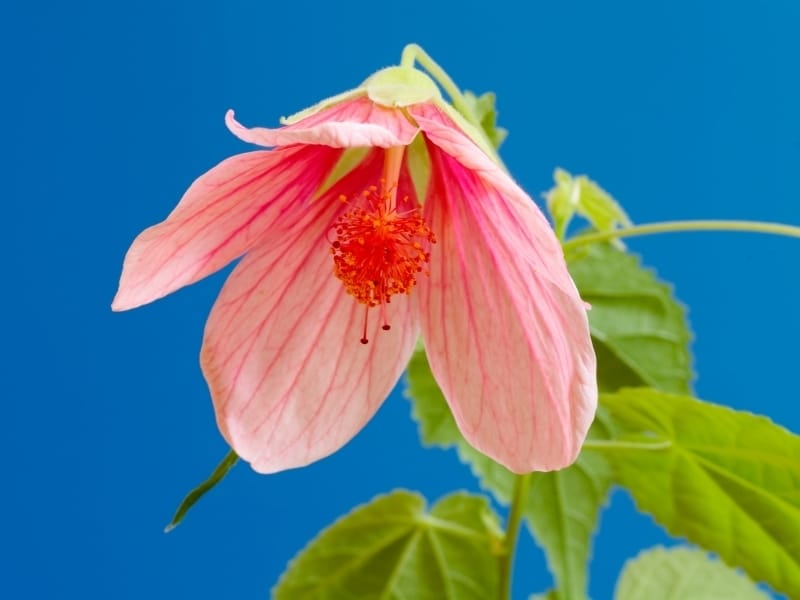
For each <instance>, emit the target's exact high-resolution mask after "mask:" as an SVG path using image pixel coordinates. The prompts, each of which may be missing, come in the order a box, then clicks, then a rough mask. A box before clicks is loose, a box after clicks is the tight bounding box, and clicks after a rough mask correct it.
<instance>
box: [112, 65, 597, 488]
mask: <svg viewBox="0 0 800 600" xmlns="http://www.w3.org/2000/svg"><path fill="white" fill-rule="evenodd" d="M393 69H394V70H393ZM393 69H388V70H385V71H384V72H379V73H378V74H377V75H376V76H374V77H373V78H371V79H370V80H367V82H365V84H364V85H363V86H362V87H361V88H358V89H356V90H354V91H352V92H349V93H347V94H344V95H341V96H339V97H336V98H333V99H331V100H330V101H327V102H324V103H322V104H320V105H318V106H317V107H315V108H313V109H310V110H309V111H306V112H305V113H301V114H300V115H298V117H297V118H295V119H294V120H292V121H291V122H290V123H289V124H288V125H286V126H284V127H281V128H279V129H263V128H252V129H247V128H245V127H243V126H242V125H240V124H239V123H237V122H236V121H235V120H234V118H233V113H232V112H229V113H228V115H227V117H226V121H227V124H228V127H229V128H230V130H231V131H232V132H233V133H234V134H235V135H237V136H238V137H239V138H240V139H242V140H244V141H246V142H250V143H253V144H258V145H260V146H266V147H271V148H272V149H271V150H262V151H254V152H247V153H244V154H239V155H236V156H233V157H231V158H229V159H227V160H225V161H223V162H222V163H220V164H219V165H217V166H216V167H214V168H213V169H211V170H210V171H209V172H207V173H206V174H204V175H203V176H201V177H200V178H199V179H198V180H197V181H195V182H194V183H193V184H192V186H191V187H190V188H189V190H188V191H187V192H186V194H185V195H184V196H183V198H182V199H181V201H180V203H179V204H178V206H177V207H176V208H175V210H174V211H173V212H172V213H171V214H170V215H169V216H168V217H167V219H166V220H165V221H163V222H162V223H160V224H158V225H155V226H153V227H150V228H149V229H146V230H145V231H143V232H142V233H141V234H140V235H139V236H138V237H137V238H136V240H135V241H134V242H133V245H132V246H131V248H130V250H129V251H128V254H127V256H126V257H125V264H124V267H123V272H122V277H121V281H120V287H119V291H118V292H117V296H116V298H115V299H114V303H113V305H112V307H113V309H114V310H126V309H130V308H134V307H137V306H140V305H142V304H146V303H148V302H151V301H153V300H155V299H157V298H160V297H162V296H165V295H166V294H169V293H171V292H173V291H175V290H177V289H178V288H181V287H183V286H185V285H188V284H190V283H193V282H195V281H197V280H198V279H201V278H203V277H205V276H207V275H209V274H211V273H213V272H215V271H217V270H218V269H220V268H221V267H223V266H225V265H227V264H228V263H230V262H231V261H233V260H235V259H236V258H238V257H240V256H242V255H244V258H243V259H242V260H241V262H239V264H238V265H237V266H236V268H235V269H234V270H233V272H232V273H231V275H230V277H229V278H228V280H227V281H226V283H225V285H224V287H223V289H222V291H221V293H220V295H219V298H218V299H217V301H216V303H215V305H214V307H213V309H212V311H211V314H210V316H209V318H208V322H207V324H206V328H205V335H204V339H203V348H202V352H201V363H202V367H203V372H204V374H205V377H206V379H207V381H208V385H209V388H210V390H211V397H212V399H213V402H214V408H215V411H216V416H217V423H218V425H219V428H220V430H221V432H222V434H223V436H224V437H225V439H226V440H227V441H228V442H229V443H230V445H231V446H232V447H233V449H234V450H235V451H236V452H237V453H238V454H239V455H240V456H241V457H242V458H243V459H245V460H247V461H249V462H250V463H251V465H252V467H253V468H254V469H255V470H257V471H260V472H263V473H270V472H275V471H280V470H283V469H288V468H292V467H299V466H302V465H306V464H308V463H311V462H313V461H315V460H318V459H320V458H322V457H325V456H327V455H329V454H331V453H332V452H335V451H336V450H337V449H339V448H340V447H341V446H343V445H344V444H345V443H346V442H347V441H349V440H350V439H351V438H352V437H353V436H354V435H355V434H356V433H357V432H358V431H359V430H360V429H361V428H362V427H363V426H364V425H365V424H366V423H367V421H368V420H369V419H370V418H371V417H372V415H373V414H374V413H375V411H376V410H377V409H378V407H379V406H380V404H381V403H382V402H383V400H384V398H386V396H387V395H388V394H389V392H390V391H391V389H392V388H393V386H394V385H395V384H396V382H397V380H398V378H399V377H400V375H401V373H402V372H403V370H404V368H405V366H406V365H407V363H408V360H409V357H410V355H411V353H412V351H413V350H414V347H415V344H416V343H417V340H418V338H419V336H420V333H421V334H422V338H423V340H424V343H425V348H426V351H427V354H428V360H429V362H430V366H431V369H432V371H433V374H434V376H435V377H436V380H437V381H438V383H439V385H440V386H441V389H442V391H443V392H444V395H445V397H446V398H447V401H448V403H449V405H450V407H451V409H452V411H453V415H454V416H455V419H456V422H457V423H458V426H459V428H460V429H461V432H462V433H463V434H464V436H465V437H466V439H467V440H468V441H469V442H470V443H471V444H472V445H473V446H475V447H476V448H477V449H479V450H481V451H482V452H484V453H485V454H487V455H488V456H490V457H492V458H493V459H495V460H496V461H498V462H500V463H502V464H503V465H505V466H507V467H508V468H509V469H511V470H512V471H515V472H517V473H522V472H528V471H532V470H551V469H558V468H562V467H564V466H566V465H568V464H570V463H571V462H572V461H573V460H574V459H575V458H576V456H577V454H578V452H579V450H580V446H581V444H582V442H583V440H584V438H585V435H586V432H587V429H588V427H589V425H590V423H591V421H592V419H593V416H594V411H595V407H596V402H597V388H596V381H595V357H594V352H593V349H592V344H591V340H590V337H589V328H588V323H587V318H586V309H585V306H584V304H583V302H582V301H581V299H580V297H579V295H578V292H577V290H576V288H575V285H574V284H573V282H572V280H571V278H570V276H569V274H568V272H567V269H566V266H565V263H564V259H563V255H562V252H561V248H560V245H559V243H558V242H557V240H556V238H555V236H554V234H553V232H552V229H551V228H550V226H549V224H548V223H547V221H546V219H545V218H544V216H543V215H542V214H541V213H540V212H539V210H538V209H537V208H536V206H535V205H534V203H533V202H532V201H531V199H530V198H529V197H528V196H527V195H526V194H525V192H523V191H522V189H520V188H519V187H518V186H517V184H516V183H514V181H513V180H512V179H511V178H510V177H509V176H508V175H507V174H506V173H505V171H504V170H503V169H502V167H501V166H499V165H498V163H497V162H495V160H494V159H493V158H492V156H490V154H491V150H490V149H488V148H487V147H486V145H485V144H483V143H482V142H481V140H480V138H479V136H477V135H475V132H474V131H470V129H469V125H468V124H465V122H464V121H463V120H462V119H459V117H458V115H454V112H453V111H452V109H450V108H449V106H447V105H445V103H444V102H443V101H442V100H441V99H440V98H439V95H438V90H436V88H435V86H434V85H433V83H432V82H430V80H429V79H427V77H425V76H424V75H422V74H420V73H419V72H418V71H412V72H411V73H413V75H410V74H409V73H408V71H409V70H408V69H403V68H400V67H395V68H393ZM398 69H400V70H401V71H402V72H399V73H398V71H397V70H398ZM400 76H402V77H400ZM381 77H383V79H381ZM398 77H400V79H401V80H402V81H401V83H405V82H406V81H407V80H408V79H409V77H410V78H411V80H413V82H412V83H414V85H417V87H416V88H415V87H414V86H413V85H412V86H411V91H410V92H409V89H406V87H403V86H402V85H400V86H399V87H397V85H398V84H397V80H398ZM419 77H422V78H424V80H422V79H419ZM426 82H429V83H430V85H428V83H426ZM393 86H395V87H393ZM476 140H477V141H476Z"/></svg>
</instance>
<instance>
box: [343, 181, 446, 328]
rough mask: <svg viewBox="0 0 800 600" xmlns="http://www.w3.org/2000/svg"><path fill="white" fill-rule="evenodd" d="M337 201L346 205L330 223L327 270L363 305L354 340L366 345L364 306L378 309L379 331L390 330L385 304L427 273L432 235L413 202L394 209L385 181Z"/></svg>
mask: <svg viewBox="0 0 800 600" xmlns="http://www.w3.org/2000/svg"><path fill="white" fill-rule="evenodd" d="M339 199H340V201H342V202H343V203H345V204H348V205H349V206H350V209H349V210H347V212H345V213H344V214H342V215H341V216H340V217H339V218H338V219H337V220H336V222H335V223H334V225H333V234H334V235H335V238H334V239H333V240H332V241H331V255H332V256H333V272H334V275H335V276H336V277H337V278H338V279H339V280H340V281H341V282H342V284H343V285H344V288H345V291H346V292H347V293H348V294H349V295H351V296H353V298H355V300H356V301H357V302H359V303H360V304H363V305H364V307H365V311H364V326H363V332H362V336H361V340H360V341H361V343H362V344H366V343H367V342H368V339H367V320H368V317H369V309H371V308H378V309H379V310H380V318H381V320H382V321H383V323H382V326H381V327H382V329H383V330H389V329H391V326H390V324H389V322H388V318H387V314H386V305H387V304H389V303H390V302H391V298H392V296H394V295H396V294H410V293H411V291H412V290H413V289H414V286H416V284H417V281H418V278H419V277H420V276H428V275H430V271H429V270H428V263H429V262H430V259H431V255H430V247H431V245H432V244H435V243H436V236H435V235H434V233H433V232H432V231H431V229H430V227H429V226H428V225H427V223H426V222H425V220H424V219H423V217H422V214H421V213H420V210H419V206H413V205H412V203H411V202H409V199H408V198H407V197H405V198H403V199H402V201H401V202H400V203H399V204H400V206H401V207H402V208H398V203H397V201H396V200H397V189H396V187H395V186H391V187H388V188H387V185H386V182H385V180H382V181H381V185H380V187H379V186H374V185H373V186H370V187H369V188H367V189H366V190H364V192H363V193H362V194H360V195H359V196H356V197H354V198H348V197H347V196H340V197H339Z"/></svg>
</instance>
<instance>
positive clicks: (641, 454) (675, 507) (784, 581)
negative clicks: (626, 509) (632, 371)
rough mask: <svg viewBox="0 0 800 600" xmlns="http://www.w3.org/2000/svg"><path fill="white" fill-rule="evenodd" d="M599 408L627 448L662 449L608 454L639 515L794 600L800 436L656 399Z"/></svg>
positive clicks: (695, 404) (646, 395) (732, 414)
mask: <svg viewBox="0 0 800 600" xmlns="http://www.w3.org/2000/svg"><path fill="white" fill-rule="evenodd" d="M601 404H602V406H603V407H604V409H605V410H607V411H608V413H609V415H610V416H611V419H612V420H613V422H614V425H615V427H617V428H618V430H620V431H625V432H628V435H627V437H628V438H630V439H631V440H634V441H637V440H638V441H640V442H644V443H647V444H656V446H654V448H658V443H659V442H661V443H662V447H661V449H652V450H642V449H637V448H636V447H635V446H636V444H635V443H634V444H632V445H628V446H627V447H626V446H625V445H624V444H620V445H618V447H617V448H615V449H611V450H609V451H608V452H606V456H607V458H608V460H609V462H610V463H611V465H612V468H613V471H614V479H615V481H616V482H617V483H619V484H620V485H622V486H624V487H625V488H627V489H628V490H629V491H630V493H631V495H632V496H633V498H634V501H635V502H636V504H637V506H638V507H639V508H640V509H641V510H643V511H645V512H648V513H650V514H651V515H653V517H654V518H655V519H656V521H658V522H659V523H660V524H661V525H663V526H664V527H665V528H666V529H667V531H669V532H670V533H671V534H672V535H674V536H682V537H685V538H687V539H688V540H689V541H691V542H693V543H695V544H697V545H699V546H701V547H703V548H705V549H706V550H709V551H711V552H714V553H716V554H718V555H719V556H720V557H721V558H722V559H723V560H724V561H725V562H726V563H728V564H729V565H732V566H738V567H742V568H743V569H744V570H745V571H746V572H747V573H748V574H749V575H750V576H751V577H752V578H753V579H755V580H757V581H764V582H766V583H768V584H769V585H771V586H773V587H774V588H775V589H776V590H778V591H780V592H783V593H786V594H788V595H789V596H790V597H793V598H800V437H799V436H797V435H795V434H793V433H791V432H789V431H787V430H785V429H783V428H782V427H780V426H778V425H775V424H774V423H772V422H771V421H770V420H769V419H767V418H765V417H760V416H756V415H753V414H751V413H747V412H740V411H735V410H732V409H730V408H726V407H723V406H716V405H713V404H710V403H707V402H702V401H700V400H696V399H694V398H689V397H685V396H677V395H673V394H666V393H662V392H658V391H655V390H648V389H633V390H623V391H621V392H618V393H616V394H607V395H604V396H602V397H601ZM623 439H625V436H623Z"/></svg>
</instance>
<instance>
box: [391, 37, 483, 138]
mask: <svg viewBox="0 0 800 600" xmlns="http://www.w3.org/2000/svg"><path fill="white" fill-rule="evenodd" d="M414 61H416V62H418V63H419V64H420V65H422V67H424V69H425V70H426V71H427V72H428V73H430V74H431V77H433V78H434V79H435V80H436V81H437V82H438V83H439V85H441V86H442V89H443V90H444V91H445V92H447V95H448V96H450V100H451V102H452V103H453V106H454V107H455V109H456V110H457V111H458V112H460V113H461V114H462V115H463V116H464V118H465V119H467V120H468V121H469V122H470V123H472V124H473V125H475V126H476V127H478V129H480V127H481V124H480V122H479V121H478V119H477V118H476V117H475V114H474V113H473V112H472V109H471V108H470V107H469V105H468V104H467V101H466V100H465V98H464V94H462V93H461V90H460V89H459V88H458V86H457V85H456V82H455V81H453V80H452V79H451V78H450V76H449V75H448V74H447V73H446V72H445V70H444V69H443V68H442V67H440V66H439V63H437V62H436V61H435V60H433V59H432V58H431V57H430V55H429V54H428V53H427V52H425V50H423V49H422V48H421V47H420V46H418V45H417V44H408V45H407V46H406V47H405V48H403V54H402V55H401V56H400V65H401V66H403V67H413V66H414Z"/></svg>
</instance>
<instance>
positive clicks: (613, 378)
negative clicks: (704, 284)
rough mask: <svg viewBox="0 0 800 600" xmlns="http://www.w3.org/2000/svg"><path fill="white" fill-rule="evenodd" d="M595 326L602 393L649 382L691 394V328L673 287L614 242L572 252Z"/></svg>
mask: <svg viewBox="0 0 800 600" xmlns="http://www.w3.org/2000/svg"><path fill="white" fill-rule="evenodd" d="M567 265H568V267H569V271H570V274H571V275H572V278H573V279H574V280H575V284H576V285H577V286H578V290H579V291H580V294H581V298H583V299H584V300H585V301H586V302H588V303H589V304H591V306H592V308H591V310H590V311H589V324H590V326H591V331H592V341H593V344H594V348H595V352H596V354H597V378H598V385H599V386H600V389H601V391H614V390H616V389H620V388H622V387H634V386H647V387H653V388H656V389H661V390H664V391H667V392H675V393H681V394H685V393H689V392H690V390H691V382H692V378H693V374H692V366H691V355H690V353H689V342H690V340H691V332H690V330H689V326H688V323H687V321H686V314H685V312H686V311H685V309H684V307H683V306H682V305H681V304H680V303H679V302H678V301H677V300H675V298H674V297H673V295H672V290H671V288H670V287H669V286H668V285H666V284H664V283H662V282H660V281H658V280H657V279H656V277H655V276H654V275H653V273H652V272H650V271H648V270H647V269H644V268H643V267H642V266H641V265H640V264H639V260H638V258H637V257H636V256H633V255H630V254H626V253H625V252H622V251H620V250H617V249H616V248H614V247H612V246H610V245H609V244H591V245H588V246H584V247H580V248H578V249H576V250H574V251H572V252H570V253H569V254H568V256H567Z"/></svg>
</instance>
